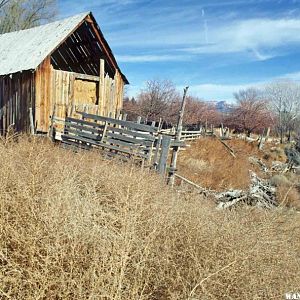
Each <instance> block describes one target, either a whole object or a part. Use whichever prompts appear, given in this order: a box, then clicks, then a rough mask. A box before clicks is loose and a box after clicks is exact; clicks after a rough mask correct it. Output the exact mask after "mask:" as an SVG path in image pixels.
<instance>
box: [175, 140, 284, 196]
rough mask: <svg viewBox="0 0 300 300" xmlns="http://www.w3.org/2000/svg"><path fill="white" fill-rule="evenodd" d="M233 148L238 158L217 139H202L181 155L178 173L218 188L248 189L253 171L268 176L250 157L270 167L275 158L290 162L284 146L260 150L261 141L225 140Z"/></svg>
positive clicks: (206, 185)
mask: <svg viewBox="0 0 300 300" xmlns="http://www.w3.org/2000/svg"><path fill="white" fill-rule="evenodd" d="M225 143H226V144H227V145H228V146H229V147H230V148H231V149H233V151H234V153H235V156H236V157H235V158H234V157H233V156H232V155H231V154H230V152H229V151H228V150H227V149H226V147H225V146H224V145H223V144H222V143H221V142H220V141H219V140H218V139H216V138H209V137H208V138H202V139H199V140H197V141H194V142H191V143H189V144H190V147H187V148H186V150H185V151H182V152H180V154H179V163H178V173H179V174H180V175H182V176H184V177H186V178H188V179H190V180H192V181H193V182H195V183H197V184H199V185H201V186H203V187H206V188H211V189H214V190H220V191H222V190H228V189H244V188H247V187H248V186H249V183H250V178H249V170H252V171H254V172H256V173H257V174H258V175H259V176H261V177H264V176H265V175H264V174H263V172H261V171H260V169H259V167H258V166H256V165H253V164H251V162H250V161H249V157H251V156H252V157H256V158H260V159H261V160H262V161H263V162H264V163H265V164H266V165H267V166H270V165H271V163H272V161H281V162H285V161H286V156H285V154H284V149H283V147H282V146H280V145H277V146H275V145H272V144H267V145H266V146H265V148H264V150H258V145H257V142H251V143H250V142H247V141H243V140H238V139H233V140H228V141H225Z"/></svg>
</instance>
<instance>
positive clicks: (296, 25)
mask: <svg viewBox="0 0 300 300" xmlns="http://www.w3.org/2000/svg"><path fill="white" fill-rule="evenodd" d="M59 10H60V18H63V17H67V16H71V15H73V14H77V13H81V12H85V11H92V12H93V14H94V16H95V18H96V20H97V22H98V24H99V25H100V27H101V29H102V31H103V33H104V35H105V37H106V39H107V41H108V43H109V44H110V46H111V48H112V50H113V52H114V54H115V56H116V58H117V61H118V63H119V65H120V67H121V69H122V71H123V73H124V74H125V75H126V76H127V78H128V79H129V81H130V83H131V84H130V86H129V88H128V94H129V95H130V96H134V95H135V94H136V93H138V91H139V90H140V89H141V88H142V87H143V85H144V84H145V82H146V81H147V80H149V79H169V80H172V81H173V82H174V83H175V84H176V86H178V88H183V87H184V86H186V85H189V86H190V94H192V95H195V96H198V97H200V98H202V99H205V100H227V101H231V100H232V99H233V96H232V94H233V92H236V91H238V90H239V89H243V88H247V87H250V86H256V85H264V84H266V83H268V82H270V81H273V80H276V79H278V78H291V79H294V80H300V0H278V1H277V0H181V1H180V0H160V1H159V0H102V1H101V0H87V1H81V0H80V1H79V0H59Z"/></svg>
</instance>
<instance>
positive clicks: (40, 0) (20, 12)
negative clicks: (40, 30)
mask: <svg viewBox="0 0 300 300" xmlns="http://www.w3.org/2000/svg"><path fill="white" fill-rule="evenodd" d="M56 2H57V1H56V0H0V34H3V33H6V32H11V31H17V30H23V29H28V28H31V27H34V26H38V25H40V24H41V23H43V22H47V21H50V20H52V19H53V18H54V17H55V16H56V14H57V8H56V4H57V3H56Z"/></svg>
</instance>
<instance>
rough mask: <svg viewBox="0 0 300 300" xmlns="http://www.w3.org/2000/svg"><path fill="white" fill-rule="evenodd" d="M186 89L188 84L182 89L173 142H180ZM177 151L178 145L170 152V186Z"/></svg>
mask: <svg viewBox="0 0 300 300" xmlns="http://www.w3.org/2000/svg"><path fill="white" fill-rule="evenodd" d="M188 89H189V87H188V86H187V87H186V88H185V89H184V92H183V98H182V103H181V109H180V112H179V117H178V122H177V130H176V134H175V142H178V143H180V138H181V132H182V122H183V116H184V109H185V105H186V94H187V91H188ZM178 152H179V146H174V147H173V153H172V160H171V165H170V178H169V183H170V184H171V186H173V185H174V182H175V176H174V173H175V171H176V165H177V156H178Z"/></svg>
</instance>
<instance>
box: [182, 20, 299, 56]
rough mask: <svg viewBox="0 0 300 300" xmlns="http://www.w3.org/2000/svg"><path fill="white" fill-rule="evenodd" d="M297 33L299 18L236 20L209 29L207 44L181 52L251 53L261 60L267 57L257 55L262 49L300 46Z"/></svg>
mask: <svg viewBox="0 0 300 300" xmlns="http://www.w3.org/2000/svg"><path fill="white" fill-rule="evenodd" d="M299 31H300V20H299V19H250V20H239V21H235V22H233V23H231V24H228V25H225V26H222V27H219V26H217V27H214V29H213V30H210V44H203V43H199V45H198V46H196V47H186V48H184V49H182V50H183V51H186V52H189V53H193V54H203V53H234V52H244V51H252V52H253V54H254V55H255V56H256V57H257V58H258V59H259V60H261V59H266V58H267V57H268V56H262V55H261V54H260V51H261V49H262V50H264V49H274V48H276V47H282V46H287V45H289V44H299V43H300V35H299ZM195 42H196V41H195ZM270 57H273V56H272V55H271V56H270Z"/></svg>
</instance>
